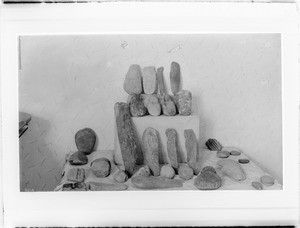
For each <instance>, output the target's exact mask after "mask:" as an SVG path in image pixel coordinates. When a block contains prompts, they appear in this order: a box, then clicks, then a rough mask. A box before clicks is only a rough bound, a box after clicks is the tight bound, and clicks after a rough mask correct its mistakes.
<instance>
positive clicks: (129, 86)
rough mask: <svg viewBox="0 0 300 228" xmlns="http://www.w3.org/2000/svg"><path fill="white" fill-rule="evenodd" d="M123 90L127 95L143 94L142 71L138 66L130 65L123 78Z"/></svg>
mask: <svg viewBox="0 0 300 228" xmlns="http://www.w3.org/2000/svg"><path fill="white" fill-rule="evenodd" d="M123 87H124V90H125V91H126V92H127V93H128V94H140V93H142V92H143V86H142V71H141V67H140V66H139V65H136V64H134V65H131V66H130V67H129V70H128V72H127V74H126V76H125V80H124V85H123Z"/></svg>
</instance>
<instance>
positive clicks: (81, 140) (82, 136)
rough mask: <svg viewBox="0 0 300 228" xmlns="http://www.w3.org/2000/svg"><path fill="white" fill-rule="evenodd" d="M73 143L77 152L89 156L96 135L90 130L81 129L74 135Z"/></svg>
mask: <svg viewBox="0 0 300 228" xmlns="http://www.w3.org/2000/svg"><path fill="white" fill-rule="evenodd" d="M75 143H76V146H77V149H78V151H80V152H83V153H85V154H90V153H92V151H93V149H94V146H95V143H96V133H95V132H94V131H93V130H92V129H91V128H84V129H81V130H79V131H77V132H76V134H75Z"/></svg>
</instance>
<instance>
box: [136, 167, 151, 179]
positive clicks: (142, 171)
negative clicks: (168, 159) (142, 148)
mask: <svg viewBox="0 0 300 228" xmlns="http://www.w3.org/2000/svg"><path fill="white" fill-rule="evenodd" d="M134 176H145V177H148V176H150V169H149V166H147V165H144V166H142V167H140V168H139V169H138V171H137V172H136V173H135V174H134Z"/></svg>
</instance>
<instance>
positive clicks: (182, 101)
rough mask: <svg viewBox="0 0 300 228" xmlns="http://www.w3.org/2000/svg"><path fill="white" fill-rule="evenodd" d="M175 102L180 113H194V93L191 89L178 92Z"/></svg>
mask: <svg viewBox="0 0 300 228" xmlns="http://www.w3.org/2000/svg"><path fill="white" fill-rule="evenodd" d="M174 103H175V104H176V106H177V109H178V112H179V114H180V115H183V116H190V115H191V114H192V93H191V92H190V91H188V90H181V91H179V92H178V93H176V94H175V96H174Z"/></svg>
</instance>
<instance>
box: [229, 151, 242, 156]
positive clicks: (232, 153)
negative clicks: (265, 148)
mask: <svg viewBox="0 0 300 228" xmlns="http://www.w3.org/2000/svg"><path fill="white" fill-rule="evenodd" d="M230 155H232V156H239V155H241V152H240V151H236V150H233V151H231V152H230Z"/></svg>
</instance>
